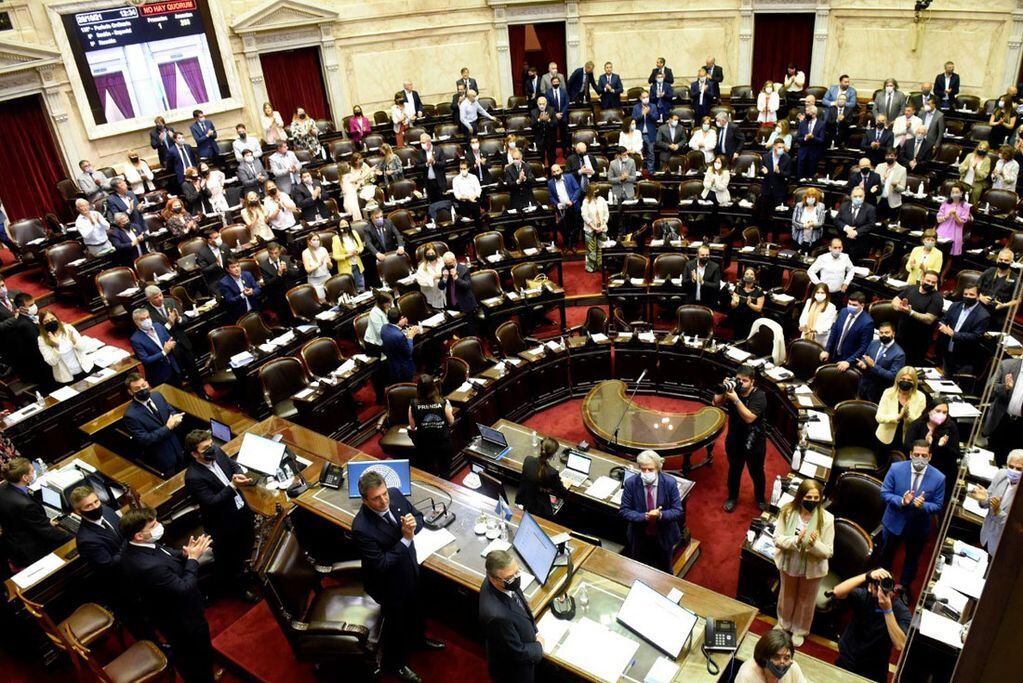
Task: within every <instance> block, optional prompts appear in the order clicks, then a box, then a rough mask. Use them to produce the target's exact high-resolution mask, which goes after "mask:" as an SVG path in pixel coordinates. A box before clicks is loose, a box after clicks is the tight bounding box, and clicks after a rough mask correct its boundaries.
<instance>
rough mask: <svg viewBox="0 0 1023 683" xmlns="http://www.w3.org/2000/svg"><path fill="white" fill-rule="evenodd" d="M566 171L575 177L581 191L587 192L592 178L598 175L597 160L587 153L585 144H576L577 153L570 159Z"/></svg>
mask: <svg viewBox="0 0 1023 683" xmlns="http://www.w3.org/2000/svg"><path fill="white" fill-rule="evenodd" d="M565 171H566V172H567V173H571V174H572V175H574V176H575V179H576V182H578V183H579V189H580V190H582V191H583V192H585V191H586V186H587V185H589V184H590V178H592V177H593V176H595V175H596V174H597V158H596V157H595V156H593V155H592V154H590V153H589V152H588V151H587V147H586V143H585V142H577V143H575V152H573V153H572V156H570V157H568V163H567V164H566V167H565Z"/></svg>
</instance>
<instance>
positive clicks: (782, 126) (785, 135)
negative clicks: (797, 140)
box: [764, 118, 792, 153]
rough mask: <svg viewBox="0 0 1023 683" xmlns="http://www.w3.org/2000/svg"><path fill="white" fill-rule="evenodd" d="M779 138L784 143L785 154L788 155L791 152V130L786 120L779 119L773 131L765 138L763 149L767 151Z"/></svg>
mask: <svg viewBox="0 0 1023 683" xmlns="http://www.w3.org/2000/svg"><path fill="white" fill-rule="evenodd" d="M778 138H781V139H782V141H783V142H784V143H785V152H786V153H788V152H789V151H791V150H792V130H791V128H790V126H789V120H788V119H786V118H782V119H780V120H779V121H778V122H777V123H776V124H775V126H774V130H772V131H771V134H770V135H768V136H767V140H766V141H765V142H764V147H767V148H768V149H770V148H771V145H773V144H774V141H775V140H777V139H778Z"/></svg>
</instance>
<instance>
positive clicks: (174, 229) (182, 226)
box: [160, 197, 199, 237]
mask: <svg viewBox="0 0 1023 683" xmlns="http://www.w3.org/2000/svg"><path fill="white" fill-rule="evenodd" d="M160 218H161V219H163V224H164V225H165V226H166V227H167V229H168V230H169V231H170V234H171V235H172V236H174V237H184V236H185V235H190V234H192V233H194V232H195V231H196V230H197V229H198V227H199V223H198V222H197V221H196V220H195V218H194V217H193V216H192V214H190V213H188V211H186V210H185V204H184V202H182V201H181V198H180V197H171V198H170V199H168V200H167V204H166V205H164V207H163V209H162V210H161V211H160Z"/></svg>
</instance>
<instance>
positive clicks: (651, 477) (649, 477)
mask: <svg viewBox="0 0 1023 683" xmlns="http://www.w3.org/2000/svg"><path fill="white" fill-rule="evenodd" d="M639 476H641V477H642V478H643V483H644V484H646V485H647V486H649V485H650V484H653V483H654V482H655V481H657V472H640V473H639Z"/></svg>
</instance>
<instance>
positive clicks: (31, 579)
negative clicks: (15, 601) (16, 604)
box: [11, 553, 64, 590]
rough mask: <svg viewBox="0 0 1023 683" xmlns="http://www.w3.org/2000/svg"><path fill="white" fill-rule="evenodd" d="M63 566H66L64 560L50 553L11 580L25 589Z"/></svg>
mask: <svg viewBox="0 0 1023 683" xmlns="http://www.w3.org/2000/svg"><path fill="white" fill-rule="evenodd" d="M62 566H64V560H62V559H61V558H59V557H57V555H55V554H53V553H50V554H48V555H45V556H43V557H42V558H41V559H39V560H36V561H35V562H33V563H32V564H30V565H29V566H27V567H25V568H24V569H22V570H21V571H20V572H18V573H17V574H15V575H14V576H12V577H11V581H13V582H14V583H15V585H16V586H17V587H18V588H20V589H21V590H25V589H26V588H29V587H31V586H34V585H35V584H37V583H39V582H40V581H42V580H43V579H45V578H46V577H47V576H49V575H50V574H52V573H53V572H55V571H57V570H58V569H60V568H61V567H62Z"/></svg>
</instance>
